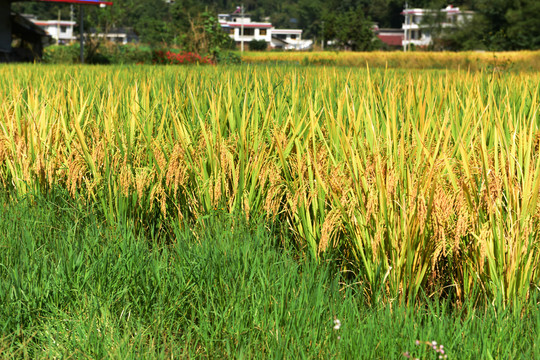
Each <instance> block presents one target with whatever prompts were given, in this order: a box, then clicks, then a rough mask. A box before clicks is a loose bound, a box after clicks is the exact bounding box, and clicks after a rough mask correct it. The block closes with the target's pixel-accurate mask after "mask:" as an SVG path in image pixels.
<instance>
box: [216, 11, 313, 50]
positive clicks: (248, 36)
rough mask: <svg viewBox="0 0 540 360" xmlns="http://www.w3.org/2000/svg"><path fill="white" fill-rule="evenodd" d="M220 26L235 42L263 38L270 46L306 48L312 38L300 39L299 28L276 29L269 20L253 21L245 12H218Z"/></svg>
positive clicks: (247, 41)
mask: <svg viewBox="0 0 540 360" xmlns="http://www.w3.org/2000/svg"><path fill="white" fill-rule="evenodd" d="M218 19H219V23H220V25H221V28H222V29H223V30H224V31H225V32H227V33H228V34H229V36H230V37H231V38H232V39H233V40H234V41H235V42H236V43H237V44H240V43H242V41H243V42H244V43H245V44H248V43H249V42H250V41H252V40H264V41H266V43H268V45H269V47H271V48H278V49H284V50H307V49H309V48H311V46H312V45H313V41H312V40H303V39H302V30H301V29H276V28H274V26H273V25H272V23H270V22H253V21H251V17H250V16H249V15H246V14H239V13H236V14H219V15H218Z"/></svg>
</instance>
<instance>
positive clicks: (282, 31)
mask: <svg viewBox="0 0 540 360" xmlns="http://www.w3.org/2000/svg"><path fill="white" fill-rule="evenodd" d="M272 33H273V34H285V35H286V34H301V33H302V30H301V29H274V30H272Z"/></svg>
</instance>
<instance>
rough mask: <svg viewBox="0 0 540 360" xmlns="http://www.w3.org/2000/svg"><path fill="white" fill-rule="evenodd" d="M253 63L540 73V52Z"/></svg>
mask: <svg viewBox="0 0 540 360" xmlns="http://www.w3.org/2000/svg"><path fill="white" fill-rule="evenodd" d="M242 60H243V61H244V62H246V63H250V64H300V65H323V66H324V65H326V66H345V67H351V66H352V67H360V68H365V67H366V66H369V67H371V68H375V67H378V68H383V69H384V68H397V69H443V70H444V69H453V70H462V71H468V70H470V71H480V70H483V71H487V72H493V71H533V72H537V71H539V70H540V51H514V52H478V51H469V52H407V53H404V52H401V51H391V52H390V51H374V52H347V51H342V52H338V51H334V52H332V51H319V52H317V51H313V52H295V51H289V52H277V51H276V52H270V51H266V52H246V53H244V54H243V55H242Z"/></svg>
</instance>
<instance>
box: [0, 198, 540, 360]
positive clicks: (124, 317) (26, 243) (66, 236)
mask: <svg viewBox="0 0 540 360" xmlns="http://www.w3.org/2000/svg"><path fill="white" fill-rule="evenodd" d="M133 229H134V226H133V224H130V223H129V222H117V223H107V221H105V219H103V218H100V217H99V216H98V215H96V212H95V211H94V209H92V208H89V207H86V206H82V205H81V204H80V203H77V202H73V201H72V200H71V199H70V198H69V196H66V195H65V194H64V195H61V196H59V195H56V196H52V195H51V196H49V197H47V199H45V198H43V197H39V196H38V197H28V198H27V199H26V200H24V199H23V200H19V201H15V200H11V201H6V200H4V201H2V207H1V210H0V233H1V234H2V236H1V237H0V250H1V251H0V358H2V359H41V358H43V359H53V358H75V359H102V358H108V359H153V358H155V359H165V358H167V359H170V358H198V357H208V358H276V359H283V358H324V359H328V358H332V359H339V358H343V359H353V358H354V359H400V358H403V359H405V357H403V355H402V354H403V353H405V352H407V351H408V352H410V354H411V355H412V356H414V357H419V358H422V359H435V358H437V355H439V354H438V353H435V352H434V351H433V350H430V349H428V347H427V346H425V345H420V346H416V345H415V340H422V341H433V340H435V341H437V342H438V343H439V344H443V345H444V351H445V354H447V355H448V356H449V357H448V358H450V359H491V358H493V359H533V358H539V356H540V348H539V345H538V343H537V339H538V330H539V326H540V311H538V309H537V308H536V307H535V306H532V308H531V309H528V308H524V309H523V310H522V311H520V312H515V311H512V310H510V309H507V310H502V309H501V308H499V309H498V310H497V308H495V307H487V308H484V307H481V306H480V307H478V306H476V304H473V303H470V302H465V303H464V306H463V307H462V308H460V309H457V308H455V307H452V306H448V304H447V303H445V302H443V301H439V300H434V301H433V300H427V301H424V302H423V305H419V306H415V307H411V306H409V307H404V306H401V305H399V304H394V305H386V306H376V307H370V306H368V305H367V304H366V302H365V297H364V295H363V293H364V291H365V288H364V287H363V286H362V285H361V284H360V283H359V282H358V281H357V280H360V279H354V278H352V279H351V278H350V277H347V279H345V278H343V277H342V276H340V272H339V271H338V270H337V269H336V267H335V266H334V265H335V262H327V261H325V262H322V263H318V262H316V261H314V260H313V259H311V260H310V259H309V258H305V257H304V255H302V253H300V252H298V251H293V250H291V251H289V250H287V249H286V248H284V247H283V246H276V243H275V242H276V235H275V232H276V230H277V229H275V228H272V227H268V226H264V222H257V221H254V220H252V221H250V222H246V221H245V220H239V219H238V218H235V217H233V216H230V215H227V214H224V213H223V212H216V213H213V214H210V215H209V216H207V217H205V218H204V219H201V220H200V221H199V222H198V224H197V226H196V228H195V229H194V230H193V231H190V230H187V229H185V228H184V229H180V228H179V227H175V228H174V234H175V235H174V237H173V238H171V239H170V241H168V242H166V243H164V242H163V241H161V240H162V239H160V238H159V237H155V238H153V237H151V236H144V235H142V234H140V233H138V232H136V231H134V230H133ZM288 248H290V247H288ZM531 304H532V305H534V301H531ZM335 319H339V320H340V322H341V327H340V328H339V329H338V330H334V329H333V327H334V326H335V322H334V320H335Z"/></svg>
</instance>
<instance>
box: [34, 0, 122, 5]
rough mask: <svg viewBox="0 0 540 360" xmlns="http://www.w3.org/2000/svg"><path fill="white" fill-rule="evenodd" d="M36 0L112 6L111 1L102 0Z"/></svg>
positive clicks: (39, 0)
mask: <svg viewBox="0 0 540 360" xmlns="http://www.w3.org/2000/svg"><path fill="white" fill-rule="evenodd" d="M35 1H38V2H57V3H66V4H86V5H109V6H112V4H113V3H112V1H104V0H35Z"/></svg>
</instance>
